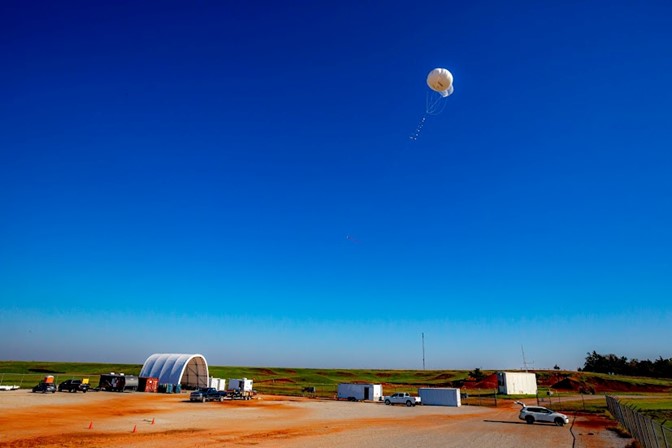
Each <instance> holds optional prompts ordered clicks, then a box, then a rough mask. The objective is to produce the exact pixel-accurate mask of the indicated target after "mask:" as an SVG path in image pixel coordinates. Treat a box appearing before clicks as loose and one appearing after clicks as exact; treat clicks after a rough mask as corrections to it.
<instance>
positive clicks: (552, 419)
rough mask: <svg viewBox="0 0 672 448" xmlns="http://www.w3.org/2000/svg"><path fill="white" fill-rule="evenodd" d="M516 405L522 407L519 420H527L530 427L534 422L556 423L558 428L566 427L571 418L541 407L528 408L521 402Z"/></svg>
mask: <svg viewBox="0 0 672 448" xmlns="http://www.w3.org/2000/svg"><path fill="white" fill-rule="evenodd" d="M516 403H518V404H519V405H521V406H522V409H521V410H520V414H518V418H519V419H521V420H525V421H526V422H527V424H528V425H531V424H533V423H534V422H546V423H555V424H556V425H557V426H564V425H566V424H567V423H569V418H567V416H566V415H565V414H561V413H560V412H555V411H552V410H551V409H547V408H544V407H541V406H527V405H525V404H524V403H521V402H520V401H516Z"/></svg>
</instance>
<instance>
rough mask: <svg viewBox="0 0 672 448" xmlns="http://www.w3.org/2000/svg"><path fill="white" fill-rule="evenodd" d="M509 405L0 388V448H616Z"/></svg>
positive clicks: (606, 439)
mask: <svg viewBox="0 0 672 448" xmlns="http://www.w3.org/2000/svg"><path fill="white" fill-rule="evenodd" d="M518 409H519V407H518V406H517V405H514V404H512V403H506V404H505V405H504V406H500V407H498V408H486V407H478V406H462V407H459V408H447V407H437V406H417V407H412V408H407V407H405V406H399V407H397V406H385V405H383V404H381V403H351V402H342V401H334V400H317V399H305V398H294V397H292V398H290V397H278V396H262V397H260V399H258V400H252V401H225V402H223V403H219V402H216V403H190V402H189V401H188V395H187V394H175V395H170V394H144V393H126V394H116V393H108V392H90V393H87V394H69V393H56V394H46V395H43V394H33V393H31V392H28V391H25V390H17V391H9V392H2V393H0V448H6V447H7V448H9V447H11V448H28V447H62V448H71V447H93V448H96V447H100V448H103V447H138V448H159V447H160V448H168V447H219V446H231V447H235V446H258V447H281V448H285V447H307V448H318V447H325V448H328V447H360V446H361V447H366V448H378V447H380V448H383V447H385V448H389V447H417V446H422V447H430V448H431V447H436V448H439V447H441V448H443V447H460V448H465V447H466V448H468V447H497V448H508V447H511V448H513V447H516V448H520V447H532V446H534V447H568V448H569V447H576V448H579V447H584V448H607V447H608V448H622V447H625V446H626V445H627V443H628V442H629V441H630V440H629V439H620V438H618V437H617V436H616V435H615V433H613V432H612V431H608V430H606V429H605V428H606V427H607V426H613V423H611V422H609V421H607V420H606V419H603V418H599V417H594V416H576V417H574V416H572V420H574V424H573V425H572V426H571V427H570V426H565V427H562V428H561V427H557V426H553V425H548V424H534V425H527V424H525V423H524V422H521V421H520V420H518V418H517V416H518V412H517V411H518Z"/></svg>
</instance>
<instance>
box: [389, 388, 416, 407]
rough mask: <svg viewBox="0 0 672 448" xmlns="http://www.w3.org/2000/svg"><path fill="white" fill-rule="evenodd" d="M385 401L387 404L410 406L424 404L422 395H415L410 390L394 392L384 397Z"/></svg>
mask: <svg viewBox="0 0 672 448" xmlns="http://www.w3.org/2000/svg"><path fill="white" fill-rule="evenodd" d="M383 401H384V402H385V404H386V405H392V404H405V405H406V406H409V407H410V406H415V405H418V404H422V400H421V399H420V397H413V396H412V395H411V394H409V393H408V392H397V393H396V394H392V395H390V396H389V397H383Z"/></svg>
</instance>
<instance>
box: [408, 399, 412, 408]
mask: <svg viewBox="0 0 672 448" xmlns="http://www.w3.org/2000/svg"><path fill="white" fill-rule="evenodd" d="M411 406H413V402H412V401H411V400H407V401H406V407H409V408H410V407H411Z"/></svg>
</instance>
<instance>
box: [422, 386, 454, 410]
mask: <svg viewBox="0 0 672 448" xmlns="http://www.w3.org/2000/svg"><path fill="white" fill-rule="evenodd" d="M418 395H420V398H421V399H422V405H423V406H454V407H460V406H462V400H461V399H460V389H457V388H454V387H420V388H418Z"/></svg>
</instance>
